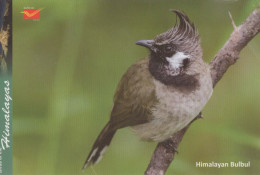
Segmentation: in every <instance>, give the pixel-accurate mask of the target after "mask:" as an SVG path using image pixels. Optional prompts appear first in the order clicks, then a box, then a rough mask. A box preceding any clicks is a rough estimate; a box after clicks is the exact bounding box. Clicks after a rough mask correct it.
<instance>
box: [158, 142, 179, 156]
mask: <svg viewBox="0 0 260 175" xmlns="http://www.w3.org/2000/svg"><path fill="white" fill-rule="evenodd" d="M162 145H163V146H164V147H165V148H166V149H167V150H170V151H171V152H173V153H177V154H178V153H179V152H178V150H177V148H176V144H175V143H174V142H173V141H172V140H171V139H168V140H166V141H164V142H162Z"/></svg>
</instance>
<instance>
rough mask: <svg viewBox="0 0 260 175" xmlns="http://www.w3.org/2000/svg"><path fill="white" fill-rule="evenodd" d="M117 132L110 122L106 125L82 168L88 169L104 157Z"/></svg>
mask: <svg viewBox="0 0 260 175" xmlns="http://www.w3.org/2000/svg"><path fill="white" fill-rule="evenodd" d="M115 132H116V130H115V129H113V128H112V127H111V125H110V123H108V124H107V125H106V126H105V127H104V129H103V130H102V131H101V133H100V134H99V136H98V138H97V139H96V141H95V143H94V145H93V147H92V149H91V151H90V153H89V155H88V158H87V160H86V161H85V163H84V166H83V168H82V170H84V169H86V168H87V167H88V166H89V165H90V164H96V163H98V162H99V161H100V160H101V159H102V156H103V154H104V153H105V151H106V149H107V148H108V146H109V144H110V142H111V140H112V138H113V136H114V134H115Z"/></svg>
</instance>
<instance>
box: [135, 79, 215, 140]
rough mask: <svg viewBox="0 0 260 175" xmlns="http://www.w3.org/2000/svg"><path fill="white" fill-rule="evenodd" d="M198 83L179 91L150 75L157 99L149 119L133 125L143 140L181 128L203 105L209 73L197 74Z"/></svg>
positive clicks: (162, 137)
mask: <svg viewBox="0 0 260 175" xmlns="http://www.w3.org/2000/svg"><path fill="white" fill-rule="evenodd" d="M199 82H200V87H199V88H198V89H195V90H192V91H190V92H187V91H180V90H178V89H176V88H174V87H172V86H167V85H164V84H162V83H161V82H160V81H158V80H155V79H154V85H155V93H156V97H157V99H158V103H157V104H156V105H155V106H154V107H153V108H152V109H151V113H152V118H153V119H152V120H151V121H150V122H148V123H145V124H142V125H138V126H135V127H134V130H135V131H136V133H137V134H138V135H139V136H140V137H141V138H142V139H144V140H152V141H157V142H160V141H163V140H166V139H168V138H169V137H170V136H171V135H172V134H174V133H175V132H177V131H179V130H181V129H182V128H184V127H185V126H186V125H187V124H188V123H190V122H191V121H192V120H193V119H194V118H195V117H196V116H197V115H198V114H199V113H200V111H201V110H202V109H203V107H204V106H205V104H206V103H207V101H208V100H209V98H210V96H211V94H212V91H213V90H212V82H211V77H210V74H207V75H205V76H203V77H200V80H199Z"/></svg>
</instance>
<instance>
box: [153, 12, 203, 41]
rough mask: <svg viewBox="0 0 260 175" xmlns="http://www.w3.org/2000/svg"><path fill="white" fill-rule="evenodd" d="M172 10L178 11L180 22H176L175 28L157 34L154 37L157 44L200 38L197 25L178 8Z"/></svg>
mask: <svg viewBox="0 0 260 175" xmlns="http://www.w3.org/2000/svg"><path fill="white" fill-rule="evenodd" d="M171 11H172V12H174V13H176V15H177V16H178V18H179V22H176V23H175V25H174V27H173V28H171V29H169V30H168V31H166V32H164V33H162V34H160V35H158V36H156V37H155V39H154V40H155V43H156V44H157V45H163V44H166V43H171V42H174V43H176V44H178V43H183V42H185V41H186V40H187V39H189V42H190V41H191V40H193V39H194V40H199V33H198V31H197V29H196V28H195V25H194V24H193V23H192V22H190V19H189V18H188V16H186V15H185V14H184V13H183V12H181V11H178V10H171Z"/></svg>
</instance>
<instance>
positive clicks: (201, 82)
mask: <svg viewBox="0 0 260 175" xmlns="http://www.w3.org/2000/svg"><path fill="white" fill-rule="evenodd" d="M171 11H172V12H174V13H175V14H176V22H175V25H174V26H173V27H172V28H170V29H169V30H167V31H166V32H164V33H161V34H159V35H157V36H156V37H155V38H154V39H152V40H139V41H137V42H136V44H137V45H140V46H143V47H145V48H147V49H148V50H149V52H150V54H149V56H148V57H146V58H144V59H141V60H140V61H138V62H136V63H135V64H133V65H132V66H130V67H129V68H128V70H127V71H126V73H125V74H124V75H123V76H122V78H121V80H120V82H119V84H118V87H117V89H116V92H115V95H114V100H113V101H114V104H113V107H112V110H111V114H110V119H109V121H108V123H107V124H106V125H105V127H104V128H103V130H102V131H101V132H100V134H99V136H98V137H97V139H96V141H95V143H94V144H93V147H92V149H91V151H90V153H89V155H88V157H87V159H86V161H85V163H84V166H83V168H82V169H83V170H84V169H86V168H87V167H88V166H89V165H92V164H96V163H98V162H99V161H100V160H101V159H102V156H103V154H104V153H105V151H106V150H107V148H108V146H109V144H110V142H111V140H112V138H113V136H114V135H115V133H116V131H117V130H119V129H121V128H125V127H131V128H132V130H133V131H134V132H135V133H136V135H137V136H139V137H140V138H141V139H142V140H144V141H153V142H163V141H166V140H168V139H169V138H171V136H172V135H173V134H174V133H176V132H178V131H180V130H181V129H183V128H184V127H185V126H187V125H188V124H189V123H190V122H191V121H192V120H194V119H195V118H196V116H197V115H198V114H200V112H201V110H202V109H203V107H204V106H205V105H206V103H207V102H208V100H209V99H210V97H211V95H212V92H213V85H212V79H211V75H210V68H209V65H208V64H207V63H206V62H205V61H204V60H203V51H202V47H201V41H200V35H199V32H198V30H197V28H196V27H195V25H194V23H192V22H191V21H190V19H189V18H188V16H187V15H186V14H185V13H184V12H182V11H179V10H171ZM177 19H178V20H177Z"/></svg>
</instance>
